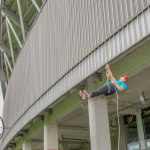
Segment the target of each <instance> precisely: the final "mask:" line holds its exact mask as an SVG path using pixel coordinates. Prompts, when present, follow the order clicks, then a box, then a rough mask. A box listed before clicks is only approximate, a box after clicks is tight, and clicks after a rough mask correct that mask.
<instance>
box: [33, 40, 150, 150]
mask: <svg viewBox="0 0 150 150" xmlns="http://www.w3.org/2000/svg"><path fill="white" fill-rule="evenodd" d="M146 45H149V40H148V41H146V42H145V43H144V44H142V45H140V46H138V49H140V50H141V51H142V50H144V48H145V46H146ZM134 50H135V51H136V50H137V49H136V48H134ZM137 52H138V50H137ZM149 76H150V63H147V64H146V65H144V66H143V67H140V69H139V68H138V69H134V68H133V70H132V73H131V75H130V78H129V83H128V90H127V91H126V92H123V93H120V94H119V113H120V116H124V115H127V114H134V113H136V111H137V110H140V109H143V108H146V107H148V106H150V100H148V101H146V102H145V104H143V103H141V101H140V96H141V95H142V92H144V94H145V98H150V78H149ZM99 98H101V97H99ZM102 98H104V97H103V96H102ZM105 98H106V100H107V104H108V113H109V119H110V120H116V119H117V114H116V111H117V108H116V106H117V103H116V96H115V95H113V96H109V97H105ZM58 124H59V143H63V144H65V143H67V144H68V147H70V149H71V148H73V147H78V148H79V147H80V146H81V144H83V143H86V144H89V143H90V137H89V120H88V102H87V101H85V102H83V103H82V104H81V105H80V106H79V107H78V108H76V109H75V110H74V111H72V112H71V113H69V114H68V115H66V116H64V117H62V118H61V119H59V120H58ZM110 130H111V136H112V137H113V136H114V134H116V135H117V129H115V128H111V127H110ZM43 133H44V131H43V129H42V130H40V131H39V132H38V133H37V134H35V135H34V137H33V139H40V140H41V144H40V147H42V146H43ZM35 141H36V140H35ZM35 141H34V140H33V141H32V144H33V148H37V147H38V146H37V145H36V144H35V143H36V142H35ZM35 145H36V146H35ZM71 145H72V147H71Z"/></svg>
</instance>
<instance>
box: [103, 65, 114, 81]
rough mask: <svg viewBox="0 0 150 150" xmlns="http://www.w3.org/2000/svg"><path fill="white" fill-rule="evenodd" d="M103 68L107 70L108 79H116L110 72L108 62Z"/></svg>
mask: <svg viewBox="0 0 150 150" xmlns="http://www.w3.org/2000/svg"><path fill="white" fill-rule="evenodd" d="M105 69H106V71H107V73H108V76H109V79H110V80H111V81H116V79H115V77H114V76H113V74H112V72H111V70H110V67H109V64H108V63H107V64H106V66H105Z"/></svg>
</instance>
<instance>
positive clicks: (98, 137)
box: [88, 98, 111, 150]
mask: <svg viewBox="0 0 150 150" xmlns="http://www.w3.org/2000/svg"><path fill="white" fill-rule="evenodd" d="M88 108H89V125H90V140H91V150H111V142H110V131H109V121H108V109H107V102H106V100H105V99H98V100H97V99H96V98H93V99H90V100H89V101H88Z"/></svg>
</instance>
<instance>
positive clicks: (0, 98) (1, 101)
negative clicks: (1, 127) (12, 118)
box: [0, 85, 3, 116]
mask: <svg viewBox="0 0 150 150" xmlns="http://www.w3.org/2000/svg"><path fill="white" fill-rule="evenodd" d="M2 110H3V96H2V89H1V85H0V116H2Z"/></svg>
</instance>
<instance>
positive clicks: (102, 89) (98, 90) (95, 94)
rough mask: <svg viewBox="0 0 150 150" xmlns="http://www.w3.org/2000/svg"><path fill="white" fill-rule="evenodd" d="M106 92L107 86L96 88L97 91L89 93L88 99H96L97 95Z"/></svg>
mask: <svg viewBox="0 0 150 150" xmlns="http://www.w3.org/2000/svg"><path fill="white" fill-rule="evenodd" d="M107 92H108V85H104V86H102V87H100V88H98V89H97V90H95V91H94V92H91V93H90V98H92V97H96V96H99V95H103V94H105V93H107Z"/></svg>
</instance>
